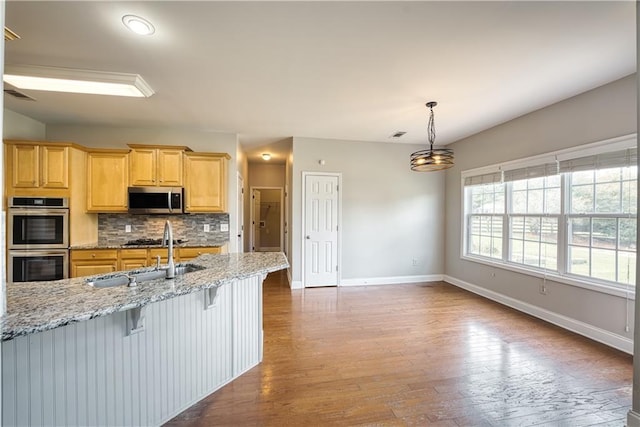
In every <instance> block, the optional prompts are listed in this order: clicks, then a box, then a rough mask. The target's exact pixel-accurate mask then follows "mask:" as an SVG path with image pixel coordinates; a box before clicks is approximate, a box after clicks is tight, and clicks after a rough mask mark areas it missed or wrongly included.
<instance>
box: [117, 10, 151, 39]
mask: <svg viewBox="0 0 640 427" xmlns="http://www.w3.org/2000/svg"><path fill="white" fill-rule="evenodd" d="M122 23H123V24H124V25H125V26H126V27H127V28H128V29H130V30H131V31H133V32H134V33H136V34H140V35H141V36H150V35H151V34H153V33H155V32H156V29H155V27H154V26H153V24H152V23H151V22H149V21H147V20H146V19H144V18H141V17H139V16H136V15H125V16H123V17H122Z"/></svg>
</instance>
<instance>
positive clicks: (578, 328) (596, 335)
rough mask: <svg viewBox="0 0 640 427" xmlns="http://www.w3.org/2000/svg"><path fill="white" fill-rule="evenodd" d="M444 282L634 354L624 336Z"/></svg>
mask: <svg viewBox="0 0 640 427" xmlns="http://www.w3.org/2000/svg"><path fill="white" fill-rule="evenodd" d="M443 280H444V281H445V282H448V283H451V284H452V285H455V286H458V287H460V288H462V289H466V290H467V291H469V292H473V293H474V294H478V295H480V296H483V297H485V298H488V299H490V300H493V301H496V302H499V303H500V304H504V305H506V306H508V307H511V308H515V309H516V310H519V311H522V312H524V313H527V314H530V315H531V316H534V317H537V318H539V319H542V320H544V321H547V322H549V323H553V324H554V325H556V326H560V327H561V328H564V329H567V330H569V331H571V332H575V333H577V334H580V335H583V336H585V337H587V338H590V339H592V340H594V341H598V342H601V343H603V344H606V345H608V346H610V347H613V348H616V349H618V350H620V351H623V352H625V353H627V354H633V340H631V339H629V338H626V337H623V336H622V335H617V334H614V333H611V332H609V331H606V330H604V329H601V328H598V327H596V326H593V325H590V324H588V323H584V322H581V321H579V320H576V319H572V318H570V317H567V316H563V315H561V314H558V313H554V312H552V311H549V310H546V309H544V308H540V307H537V306H535V305H532V304H529V303H526V302H523V301H520V300H517V299H515V298H511V297H508V296H506V295H503V294H500V293H498V292H494V291H491V290H489V289H485V288H483V287H480V286H477V285H474V284H471V283H469V282H465V281H464V280H460V279H457V278H455V277H451V276H447V275H445V276H444V279H443ZM638 426H639V427H640V424H638Z"/></svg>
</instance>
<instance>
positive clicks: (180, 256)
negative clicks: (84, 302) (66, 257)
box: [70, 246, 221, 277]
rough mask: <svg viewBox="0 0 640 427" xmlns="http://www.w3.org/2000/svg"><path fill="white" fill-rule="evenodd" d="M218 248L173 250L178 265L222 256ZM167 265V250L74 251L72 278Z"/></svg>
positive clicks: (72, 251)
mask: <svg viewBox="0 0 640 427" xmlns="http://www.w3.org/2000/svg"><path fill="white" fill-rule="evenodd" d="M219 253H221V248H220V247H217V246H205V247H181V248H174V249H173V260H174V262H176V263H178V262H185V261H191V260H192V259H194V258H196V257H198V256H199V255H202V254H219ZM157 256H160V263H161V264H163V265H166V264H167V262H168V261H167V248H136V249H72V250H71V272H70V275H71V277H82V276H93V275H96V274H106V273H112V272H114V271H125V270H134V269H136V268H143V267H152V266H155V265H156V263H157Z"/></svg>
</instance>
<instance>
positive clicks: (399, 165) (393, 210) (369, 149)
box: [290, 137, 444, 285]
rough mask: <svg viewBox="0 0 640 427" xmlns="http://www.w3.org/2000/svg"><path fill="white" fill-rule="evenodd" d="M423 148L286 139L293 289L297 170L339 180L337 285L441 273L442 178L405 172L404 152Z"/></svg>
mask: <svg viewBox="0 0 640 427" xmlns="http://www.w3.org/2000/svg"><path fill="white" fill-rule="evenodd" d="M424 148H425V147H424V146H417V145H408V144H391V143H370V142H356V141H339V140H320V139H312V138H296V137H294V139H293V157H294V162H293V167H292V176H291V182H292V184H291V185H292V188H291V194H292V205H291V206H292V217H291V219H292V220H291V228H290V231H291V234H292V242H291V243H292V247H291V248H292V250H291V260H292V275H293V281H294V285H298V282H300V281H301V280H302V273H301V267H302V259H301V254H302V235H303V230H302V204H303V200H302V187H303V181H302V173H303V172H337V173H341V174H342V188H341V197H342V224H341V236H342V240H341V247H342V256H341V268H342V270H341V276H342V279H343V281H351V284H353V282H362V283H364V282H365V281H368V280H370V279H380V278H388V279H389V280H391V279H392V278H398V277H407V276H409V277H416V276H426V275H439V274H442V273H443V271H444V254H443V249H444V211H443V209H442V207H443V205H444V173H441V172H439V173H420V172H412V171H411V170H410V169H409V156H410V154H411V153H412V152H413V151H416V150H418V149H424ZM319 160H324V162H325V163H324V165H320V164H319ZM414 259H415V260H416V264H417V265H413V260H414Z"/></svg>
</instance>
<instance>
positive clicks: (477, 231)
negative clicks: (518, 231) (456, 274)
mask: <svg viewBox="0 0 640 427" xmlns="http://www.w3.org/2000/svg"><path fill="white" fill-rule="evenodd" d="M499 178H500V176H499V175H497V174H496V175H492V176H486V177H484V179H479V180H477V181H476V182H475V183H476V184H477V185H472V186H470V187H469V192H468V194H467V197H468V203H469V205H470V214H469V216H468V223H467V228H468V230H469V241H468V251H469V253H470V254H474V255H480V256H484V257H488V258H498V259H502V227H503V220H504V218H503V216H504V200H505V199H504V184H502V183H500V182H494V181H497V180H498V179H499ZM470 183H471V182H470Z"/></svg>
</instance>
